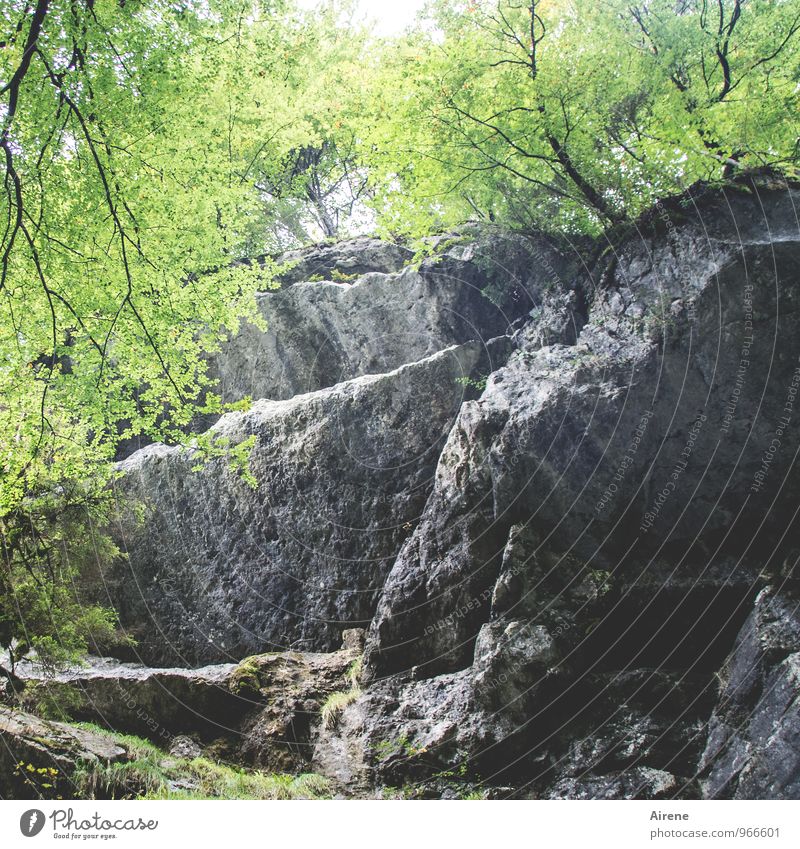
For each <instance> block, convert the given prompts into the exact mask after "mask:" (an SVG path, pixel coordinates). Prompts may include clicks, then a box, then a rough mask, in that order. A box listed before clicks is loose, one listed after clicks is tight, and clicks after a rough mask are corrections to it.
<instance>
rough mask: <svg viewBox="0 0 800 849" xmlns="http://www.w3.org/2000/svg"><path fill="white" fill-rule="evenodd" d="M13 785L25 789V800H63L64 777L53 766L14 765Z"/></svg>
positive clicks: (26, 762)
mask: <svg viewBox="0 0 800 849" xmlns="http://www.w3.org/2000/svg"><path fill="white" fill-rule="evenodd" d="M14 778H15V783H19V784H20V785H21V786H22V787H23V788H24V789H25V798H26V799H63V796H62V795H61V793H62V785H63V784H64V775H63V774H62V773H61V771H60V770H59V769H58V768H56V767H54V766H37V765H36V764H33V763H31V762H30V761H17V763H16V764H14Z"/></svg>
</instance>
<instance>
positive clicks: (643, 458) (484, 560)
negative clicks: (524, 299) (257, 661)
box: [318, 187, 800, 798]
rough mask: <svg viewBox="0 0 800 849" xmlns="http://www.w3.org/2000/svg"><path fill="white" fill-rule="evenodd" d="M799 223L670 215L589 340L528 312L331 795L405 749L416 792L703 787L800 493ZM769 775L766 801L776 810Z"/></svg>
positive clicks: (400, 571)
mask: <svg viewBox="0 0 800 849" xmlns="http://www.w3.org/2000/svg"><path fill="white" fill-rule="evenodd" d="M756 189H757V187H756ZM796 203H797V195H796V192H793V191H789V192H786V191H780V192H779V191H772V190H770V188H769V187H768V188H766V189H763V188H762V190H760V191H759V190H758V189H757V190H756V191H755V192H754V193H753V194H750V193H748V192H746V191H738V190H737V191H735V192H731V193H730V194H729V195H726V196H724V197H720V196H718V195H713V196H710V197H709V196H706V197H705V198H703V199H701V200H700V201H699V202H698V203H697V204H696V206H695V207H694V209H691V207H687V208H686V209H684V210H682V211H681V212H680V214H679V215H673V216H672V217H671V218H670V217H668V216H666V215H665V220H666V222H667V223H666V224H664V222H663V221H662V223H661V225H660V229H656V230H655V231H653V230H650V231H649V232H648V231H643V233H642V234H640V235H639V236H638V237H637V238H636V239H635V240H634V239H632V240H630V241H629V242H627V243H625V244H623V245H622V246H621V247H620V248H619V249H618V250H617V251H616V253H615V255H614V256H613V258H612V260H611V261H610V262H609V263H608V264H607V265H605V266H603V267H602V269H601V270H602V274H600V273H598V274H596V275H595V278H594V279H593V280H592V281H591V284H592V285H594V286H595V288H596V291H595V293H594V295H593V297H592V303H591V306H590V309H589V312H588V320H587V323H586V324H585V325H584V326H583V327H582V329H581V330H580V334H579V335H578V337H577V340H576V342H575V344H572V345H565V344H563V343H559V342H556V343H555V344H553V343H552V341H550V340H549V339H548V337H547V333H543V332H541V331H537V329H536V324H537V315H536V314H534V315H533V316H532V320H531V322H530V324H529V325H528V327H527V328H526V331H525V335H524V336H523V338H522V339H521V340H520V345H519V350H518V351H517V352H515V353H514V354H513V355H512V357H511V358H510V360H509V363H508V364H507V365H506V366H504V367H502V368H501V369H499V370H498V371H496V372H495V373H493V374H492V375H491V376H490V377H489V380H488V383H487V388H486V391H485V392H484V393H483V395H482V396H481V398H480V399H478V400H475V401H467V402H466V403H465V404H464V405H463V406H462V409H461V413H460V414H459V418H458V420H457V421H456V424H455V426H454V428H453V430H452V431H451V433H450V436H449V438H448V441H447V444H446V445H445V448H444V450H443V452H442V456H441V458H440V460H439V464H438V466H437V471H436V478H435V486H434V491H433V493H432V495H431V498H430V499H429V501H428V504H427V505H426V510H425V513H424V514H423V516H422V519H421V521H420V523H419V525H418V527H417V528H416V530H415V532H414V534H413V535H412V536H411V537H410V538H409V540H407V541H406V543H405V545H404V547H403V549H402V551H401V552H400V555H399V556H398V559H397V561H396V563H395V565H394V567H393V569H392V571H391V573H390V575H389V577H388V579H387V582H386V586H385V588H384V592H383V594H382V597H381V600H380V602H379V605H378V611H377V613H376V616H375V619H374V620H373V623H372V626H371V628H370V633H369V638H368V644H367V658H366V670H367V676H368V678H369V679H371V680H372V681H373V682H374V684H373V685H372V686H371V687H369V688H368V689H367V691H366V692H365V694H364V696H363V697H362V699H361V700H359V702H356V703H355V704H353V705H351V706H350V707H349V708H348V709H347V710H346V711H345V714H344V716H343V719H342V725H341V728H342V729H343V732H342V736H343V737H344V741H341V740H340V741H339V742H338V743H331V742H328V741H326V740H325V739H324V738H323V740H322V741H321V743H320V749H319V753H318V762H319V763H320V764H321V765H323V767H324V768H325V769H329V770H331V774H337V773H339V774H341V773H342V772H344V773H347V772H351V773H352V774H359V773H361V774H365V773H370V774H372V775H379V776H380V775H382V774H384V772H385V764H384V763H383V761H384V759H383V758H381V757H379V756H376V754H375V752H376V749H375V744H374V741H375V739H380V738H386V736H387V735H390V736H389V737H388V739H389V740H390V745H394V746H395V748H398V747H399V749H401V750H403V751H404V752H405V754H404V755H402V754H401V756H400V757H399V758H398V757H395V758H394V760H393V761H392V764H393V765H394V766H393V768H396V767H397V764H398V763H400V764H402V767H401V771H404V772H406V774H409V775H420V774H421V773H420V772H419V770H420V768H421V767H420V763H422V764H423V767H422V771H423V773H424V770H425V769H427V770H428V771H429V772H431V771H433V772H434V774H435V773H436V771H441V770H453V769H454V768H466V769H468V770H471V771H473V772H474V774H478V775H481V776H483V777H484V780H485V781H487V782H489V783H492V782H496V781H498V780H502V781H509V780H510V781H511V782H512V783H513V784H514V785H515V786H516V787H517V788H524V790H522V791H518V792H525V793H529V794H531V795H535V796H544V797H554V798H560V797H576V798H587V797H602V798H616V797H625V798H628V797H641V798H660V797H665V796H669V797H674V796H681V795H689V796H695V795H698V794H699V793H700V792H701V791H700V789H699V786H698V784H697V780H696V767H697V763H698V760H699V756H700V753H701V751H702V749H703V746H704V745H705V727H706V726H705V722H706V720H707V717H708V714H709V713H710V711H711V708H712V706H713V704H714V696H715V679H714V673H715V672H716V671H717V669H718V668H719V666H720V665H721V664H722V663H723V661H724V659H725V656H726V654H727V651H728V649H729V647H730V645H731V643H732V641H733V639H734V637H735V634H736V631H737V630H738V628H739V627H740V626H741V624H742V622H743V620H744V618H745V616H746V615H747V610H748V608H749V606H750V605H751V603H752V599H753V597H754V595H755V593H756V590H757V588H758V586H759V583H760V580H761V579H760V578H759V574H760V573H763V572H764V571H769V570H770V569H771V568H773V565H774V563H775V562H782V561H783V558H784V557H785V556H786V553H787V552H786V551H785V548H786V543H784V545H783V546H780V545H778V546H776V545H775V540H780V539H781V534H782V533H783V531H784V530H785V529H786V527H787V525H788V516H789V513H790V512H791V511H793V510H794V507H793V505H795V504H796V503H797V501H798V495H800V493H799V492H798V486H800V479H799V478H798V475H797V473H796V470H795V469H794V467H793V465H792V459H793V457H794V456H795V453H796V451H797V450H798V447H799V446H800V442H799V441H798V440H799V438H800V437H799V434H798V431H797V429H796V428H790V427H789V426H788V423H789V422H790V421H792V420H793V418H794V417H796V411H795V409H794V400H795V396H796V392H797V388H798V385H800V378H799V375H800V370H798V364H799V362H800V361H799V360H798V357H800V349H796V348H794V347H793V345H792V343H791V342H789V341H788V340H790V339H792V338H793V336H792V333H793V331H792V328H793V326H794V315H793V314H794V313H795V312H796V310H797V301H798V298H800V290H798V288H797V285H796V281H797V279H798V270H799V269H800V239H799V238H798V228H797V222H796V219H795V217H794V214H793V209H794V208H795V206H794V205H796ZM676 219H677V220H676ZM548 320H549V319H548ZM777 340H783V341H782V342H781V343H780V345H779V347H776V345H777V344H778V342H777ZM778 454H780V456H781V457H782V458H784V460H783V462H780V463H779V464H778V465H776V464H774V458H775V456H776V455H778ZM776 674H777V673H776ZM779 674H780V675H782V676H783V679H782V680H784V681H785V682H786V683H785V685H784V687H783V689H782V690H780V694H781V697H782V698H784V700H785V699H786V698H795V697H796V693H797V689H796V686H793V685H792V678H791V670H790V669H789V668H788V667H786V668H784V667H781V669H780V673H779ZM387 676H389V677H388V678H387ZM632 682H634V683H635V686H634V687H633V689H631V683H632ZM598 694H599V695H598ZM782 704H783V703H782ZM784 706H786V705H784ZM772 707H773V712H775V711H777V710H778V708H779V706H778V705H777V704H775V705H773V706H772ZM393 726H394V728H395V729H396V730H395V731H394V732H393ZM789 728H791V729H796V723H794V722H791V723H790V724H789ZM788 733H789V732H788V730H787V732H786V734H785V735H784V736H787V735H788ZM391 741H394V743H391ZM401 744H402V745H401ZM334 752H338V759H337V758H335V757H333V754H332V753H334ZM419 753H423V754H422V755H420V754H419ZM342 759H344V761H342ZM753 768H754V767H753ZM790 771H791V772H792V773H793V774H794V775H796V769H795V768H794V767H790ZM760 775H761V781H760V782H753V783H752V784H750V785H748V789H747V791H746V792H747V793H748V794H750V795H752V796H763V795H769V794H770V793H771V792H772V791H771V790H769V789H768V788H767V786H766V785H765V784H764V783H763V778H764V773H763V769H762V772H761V773H760ZM784 780H785V779H784ZM706 786H708V787H710V786H711V785H710V784H707V785H706Z"/></svg>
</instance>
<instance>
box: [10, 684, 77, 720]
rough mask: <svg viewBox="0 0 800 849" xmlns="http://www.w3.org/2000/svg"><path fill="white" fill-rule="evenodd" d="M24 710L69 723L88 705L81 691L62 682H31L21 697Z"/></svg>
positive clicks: (44, 717)
mask: <svg viewBox="0 0 800 849" xmlns="http://www.w3.org/2000/svg"><path fill="white" fill-rule="evenodd" d="M20 703H21V706H22V708H23V709H24V710H26V711H29V712H30V713H34V714H35V715H36V716H41V717H42V718H43V719H52V720H55V721H57V722H67V721H69V720H71V719H73V718H74V716H75V715H76V714H77V713H78V712H79V711H80V710H81V708H83V707H85V705H86V698H85V697H84V695H83V693H81V691H80V690H77V689H76V688H75V687H73V686H71V685H70V684H68V683H65V682H60V681H29V682H27V683H26V685H25V689H24V691H23V692H22V695H21V697H20Z"/></svg>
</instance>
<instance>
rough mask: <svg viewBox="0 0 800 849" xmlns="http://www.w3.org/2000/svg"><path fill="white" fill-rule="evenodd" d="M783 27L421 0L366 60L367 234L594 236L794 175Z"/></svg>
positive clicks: (791, 59)
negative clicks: (737, 187) (423, 17)
mask: <svg viewBox="0 0 800 849" xmlns="http://www.w3.org/2000/svg"><path fill="white" fill-rule="evenodd" d="M799 35H800V12H799V11H798V9H797V6H796V4H794V3H789V2H770V0H749V1H748V0H744V2H740V0H720V3H719V4H708V3H705V2H701V0H681V2H678V3H675V2H673V0H653V2H648V3H646V4H644V3H642V4H632V3H628V2H623V0H609V2H604V3H601V4H597V3H594V2H591V0H533V2H532V1H531V0H526V1H525V2H520V0H434V2H433V3H432V4H430V6H429V21H428V24H427V25H426V26H420V27H418V28H417V29H416V30H415V31H414V32H413V33H411V34H410V35H409V36H408V37H407V38H406V39H400V40H398V41H397V42H396V43H395V44H393V45H391V46H390V47H389V49H388V50H387V52H386V56H385V59H384V62H383V64H382V68H381V71H382V74H383V78H382V80H381V82H380V89H381V90H380V92H378V93H376V95H375V98H376V104H377V105H376V107H375V108H374V109H373V111H374V112H379V114H380V115H381V122H380V124H379V126H378V127H376V128H375V130H374V137H373V141H374V145H375V154H374V155H373V157H372V162H373V175H372V178H373V181H374V183H375V186H374V194H375V203H376V206H377V208H378V209H379V211H380V215H381V221H382V224H383V226H384V227H385V228H387V229H390V230H396V231H399V232H411V233H420V232H424V231H425V230H430V229H431V228H434V229H435V228H437V227H447V226H451V225H453V224H457V223H458V222H460V221H463V220H464V219H466V218H469V217H472V218H477V219H479V220H493V221H504V222H510V223H512V224H515V225H517V226H524V227H537V228H543V229H546V230H554V229H555V230H559V231H562V232H567V233H596V232H598V231H599V230H601V229H605V228H608V227H612V226H614V225H616V224H618V223H619V222H622V221H626V220H627V221H630V220H632V219H634V218H635V217H636V216H637V215H638V214H639V212H640V211H641V210H643V209H645V208H647V207H649V206H650V205H651V204H652V203H653V202H654V201H655V200H656V199H658V198H661V197H664V196H667V195H670V194H674V193H677V192H679V191H681V190H682V189H683V188H685V187H686V186H688V185H689V184H690V183H692V182H694V181H696V180H700V179H703V180H712V181H713V180H719V179H722V178H725V177H726V176H728V175H729V174H731V173H734V172H736V171H737V170H741V169H743V168H746V167H753V166H764V165H771V166H773V167H778V168H782V169H789V170H791V169H796V168H797V164H798V156H799V155H800V149H798V144H797V138H798V123H797V115H798V114H800V110H798V100H799V99H800V90H798V85H797V84H798V70H797V69H798V67H799V66H800V64H799V60H800V38H799V37H798V36H799Z"/></svg>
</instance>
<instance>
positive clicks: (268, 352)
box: [210, 233, 577, 401]
mask: <svg viewBox="0 0 800 849" xmlns="http://www.w3.org/2000/svg"><path fill="white" fill-rule="evenodd" d="M467 238H468V242H467V243H466V244H462V243H460V242H458V240H457V239H456V240H451V241H456V242H458V243H457V244H454V245H453V246H452V247H449V248H448V247H447V243H446V242H444V243H442V244H441V245H440V246H439V247H438V249H437V252H435V253H434V254H433V255H432V256H430V257H428V258H427V259H425V260H424V261H422V263H421V264H420V265H419V267H418V268H414V267H410V266H409V267H405V268H402V270H401V267H402V265H403V264H404V263H405V262H408V261H409V260H410V258H411V254H410V252H409V251H407V250H405V249H401V248H397V247H396V246H390V245H386V244H385V243H381V242H377V241H375V240H354V241H350V242H343V243H340V244H338V245H336V246H331V247H330V248H325V249H324V250H323V251H322V252H323V253H324V255H325V258H324V259H323V258H321V256H320V250H319V249H312V250H311V251H300V252H297V255H296V256H294V255H292V256H293V257H294V258H295V259H296V260H297V261H298V265H297V266H296V267H295V268H294V270H293V271H292V272H291V279H293V280H296V281H297V282H294V283H293V284H292V285H288V286H284V287H283V288H281V289H280V290H279V291H276V292H264V293H261V294H259V295H258V308H259V311H260V313H261V316H262V317H263V319H264V321H265V323H266V330H263V329H260V328H257V327H255V326H253V325H250V324H245V325H244V326H243V327H242V328H241V329H240V331H239V333H238V334H237V335H236V337H235V338H233V339H232V340H230V342H228V343H227V344H226V345H225V346H224V347H223V349H222V351H221V352H220V353H218V354H215V355H214V356H213V357H212V358H211V361H210V367H211V373H212V375H213V376H214V377H215V378H217V379H218V380H219V387H218V391H219V394H220V395H221V396H222V398H223V400H225V401H238V400H240V399H241V398H243V397H246V396H249V397H251V398H271V399H285V398H290V397H292V396H294V395H298V394H301V393H304V392H313V391H316V390H317V389H321V388H324V387H326V386H333V385H334V384H336V383H341V382H342V381H345V380H350V379H351V378H354V377H358V376H360V375H364V374H380V373H383V372H388V371H391V370H392V369H395V368H397V367H398V366H400V365H403V364H405V363H409V362H415V361H417V360H421V359H424V358H425V357H428V356H430V355H431V354H434V353H436V352H437V351H441V350H443V349H444V348H448V347H450V346H451V345H457V344H462V343H464V342H468V341H473V340H483V341H486V340H489V339H492V338H494V337H496V336H501V335H504V334H506V333H508V332H509V331H510V330H511V328H512V325H514V323H515V322H517V321H518V320H519V319H520V318H522V317H524V316H525V315H526V314H527V313H528V312H529V311H530V310H531V309H532V308H534V307H537V305H540V306H538V307H537V308H540V309H547V310H548V311H549V312H552V313H553V318H552V320H553V321H554V322H561V323H564V322H566V321H567V319H566V318H565V315H566V314H567V313H568V311H569V308H570V307H573V308H574V309H575V310H577V301H576V300H575V298H574V296H573V299H572V301H570V300H569V296H568V295H567V294H563V295H561V299H562V301H563V302H564V303H563V304H560V307H561V308H560V309H558V308H557V307H556V306H555V305H554V306H553V307H545V306H543V297H542V296H543V287H544V286H545V285H550V276H552V275H553V274H556V273H557V272H556V268H557V269H558V270H559V271H560V273H561V274H562V275H564V276H565V278H567V279H568V272H567V271H566V270H565V269H566V268H567V265H566V262H565V260H564V259H563V258H562V257H561V256H560V255H559V254H558V253H557V252H556V251H555V250H554V249H553V248H551V247H550V246H549V245H547V244H546V243H544V242H543V241H542V240H538V241H537V240H528V239H523V238H522V237H519V236H513V235H510V234H506V235H503V234H501V233H495V234H491V235H486V236H483V237H480V236H474V235H473V236H469V237H467ZM463 240H464V237H463V236H462V237H461V241H463ZM331 269H335V270H336V272H337V273H335V274H334V273H332V272H331ZM346 269H350V271H348V272H347V275H345V276H349V277H350V279H343V277H342V273H341V272H342V271H343V270H346ZM320 274H322V275H324V279H320V280H315V279H313V278H314V277H315V276H319V275H320ZM569 314H570V315H571V313H569ZM567 332H568V331H567Z"/></svg>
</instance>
